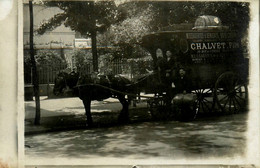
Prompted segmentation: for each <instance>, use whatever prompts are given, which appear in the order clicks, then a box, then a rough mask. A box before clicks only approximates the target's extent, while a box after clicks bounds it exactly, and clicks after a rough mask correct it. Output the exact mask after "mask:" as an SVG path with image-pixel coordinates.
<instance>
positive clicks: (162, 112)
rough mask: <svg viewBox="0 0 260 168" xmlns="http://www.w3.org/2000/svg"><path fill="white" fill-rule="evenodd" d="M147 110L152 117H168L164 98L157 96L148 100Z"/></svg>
mask: <svg viewBox="0 0 260 168" xmlns="http://www.w3.org/2000/svg"><path fill="white" fill-rule="evenodd" d="M148 104H149V111H150V113H151V116H152V118H153V119H156V120H164V119H167V118H169V109H168V107H167V105H166V101H165V98H163V97H157V98H153V99H151V100H149V102H148Z"/></svg>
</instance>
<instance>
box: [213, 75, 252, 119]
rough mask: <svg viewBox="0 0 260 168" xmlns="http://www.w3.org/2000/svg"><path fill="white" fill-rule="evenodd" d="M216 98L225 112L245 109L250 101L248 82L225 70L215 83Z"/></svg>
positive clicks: (236, 111)
mask: <svg viewBox="0 0 260 168" xmlns="http://www.w3.org/2000/svg"><path fill="white" fill-rule="evenodd" d="M215 98H216V102H217V104H218V107H219V108H220V110H221V111H222V112H224V113H230V114H233V113H238V112H241V111H243V110H244V109H245V107H246V105H247V101H248V90H247V86H246V83H245V82H244V81H243V80H241V78H239V76H238V75H237V74H235V73H233V72H225V73H223V74H222V75H220V77H219V78H218V80H217V82H216V84H215Z"/></svg>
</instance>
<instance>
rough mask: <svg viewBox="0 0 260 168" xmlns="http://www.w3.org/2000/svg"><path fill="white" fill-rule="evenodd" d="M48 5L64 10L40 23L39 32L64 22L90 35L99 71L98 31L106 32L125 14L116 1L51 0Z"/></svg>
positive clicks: (94, 59)
mask: <svg viewBox="0 0 260 168" xmlns="http://www.w3.org/2000/svg"><path fill="white" fill-rule="evenodd" d="M44 4H45V5H46V6H49V7H58V8H60V9H61V10H63V12H62V13H58V14H56V15H55V16H53V17H52V18H51V19H49V20H48V21H47V22H44V23H42V24H41V25H40V27H39V29H38V30H37V32H38V33H39V34H43V33H44V32H46V31H47V30H53V29H55V28H56V27H58V26H60V25H61V24H64V25H65V26H66V27H70V28H71V29H72V30H75V31H77V32H79V33H80V34H81V35H83V36H86V37H90V38H91V42H92V44H91V45H92V56H93V69H94V71H98V55H97V41H96V36H97V33H98V32H100V33H102V32H104V31H106V30H107V28H108V27H109V26H110V25H111V24H113V23H116V22H119V21H121V20H123V19H124V14H123V13H122V12H121V11H119V10H118V9H117V6H116V4H115V2H114V1H76V2H73V1H70V2H67V1H60V2H59V1H51V2H45V3H44Z"/></svg>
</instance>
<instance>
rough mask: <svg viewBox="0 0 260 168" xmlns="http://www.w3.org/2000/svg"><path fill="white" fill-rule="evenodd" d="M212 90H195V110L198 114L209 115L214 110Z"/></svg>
mask: <svg viewBox="0 0 260 168" xmlns="http://www.w3.org/2000/svg"><path fill="white" fill-rule="evenodd" d="M212 90H213V89H197V90H195V91H194V92H195V94H196V96H197V100H196V101H197V108H198V112H199V113H209V112H212V111H213V109H214V105H215V103H214V100H213V91H212Z"/></svg>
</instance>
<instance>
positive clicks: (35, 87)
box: [29, 0, 41, 125]
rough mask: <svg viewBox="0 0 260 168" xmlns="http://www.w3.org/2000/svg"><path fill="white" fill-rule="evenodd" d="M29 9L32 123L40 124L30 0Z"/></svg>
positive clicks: (30, 2)
mask: <svg viewBox="0 0 260 168" xmlns="http://www.w3.org/2000/svg"><path fill="white" fill-rule="evenodd" d="M29 10H30V57H31V65H32V78H33V90H34V96H35V105H36V111H35V119H34V124H35V125H39V124H40V118H41V111H40V96H39V80H38V74H37V67H36V62H35V58H34V47H33V4H32V1H31V0H30V1H29Z"/></svg>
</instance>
